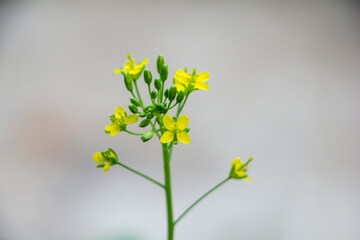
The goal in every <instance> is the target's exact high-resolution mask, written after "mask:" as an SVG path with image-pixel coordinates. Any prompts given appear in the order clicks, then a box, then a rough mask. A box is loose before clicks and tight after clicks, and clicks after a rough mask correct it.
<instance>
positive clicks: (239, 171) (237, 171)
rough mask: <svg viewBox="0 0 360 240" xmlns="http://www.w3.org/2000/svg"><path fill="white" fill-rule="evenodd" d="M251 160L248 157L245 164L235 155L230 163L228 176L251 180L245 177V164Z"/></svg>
mask: <svg viewBox="0 0 360 240" xmlns="http://www.w3.org/2000/svg"><path fill="white" fill-rule="evenodd" d="M251 161H252V158H250V159H249V160H248V161H247V162H246V163H245V164H244V163H243V162H242V161H241V159H240V158H238V157H236V158H235V159H234V160H233V161H232V163H231V170H230V174H229V177H231V178H234V179H243V178H244V179H245V180H246V181H248V182H251V181H252V179H251V178H248V177H247V174H246V171H247V165H248V164H249V162H251Z"/></svg>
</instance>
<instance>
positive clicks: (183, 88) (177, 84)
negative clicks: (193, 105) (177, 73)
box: [174, 82, 185, 92]
mask: <svg viewBox="0 0 360 240" xmlns="http://www.w3.org/2000/svg"><path fill="white" fill-rule="evenodd" d="M174 86H175V87H176V89H177V91H178V92H180V91H181V90H185V87H184V85H183V84H181V83H180V82H175V83H174Z"/></svg>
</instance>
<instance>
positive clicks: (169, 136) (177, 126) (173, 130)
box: [160, 114, 191, 144]
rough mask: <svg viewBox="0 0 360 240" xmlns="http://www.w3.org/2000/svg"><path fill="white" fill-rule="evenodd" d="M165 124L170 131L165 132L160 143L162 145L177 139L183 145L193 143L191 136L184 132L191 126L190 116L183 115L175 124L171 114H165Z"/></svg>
mask: <svg viewBox="0 0 360 240" xmlns="http://www.w3.org/2000/svg"><path fill="white" fill-rule="evenodd" d="M163 123H164V125H165V128H166V129H167V130H168V131H166V132H164V133H163V135H162V136H161V138H160V141H161V142H162V143H168V142H172V141H173V140H174V138H175V137H176V138H177V140H179V141H180V142H182V143H186V144H188V143H190V142H191V138H190V136H189V134H188V133H187V132H185V131H184V130H185V128H186V127H187V125H188V124H189V118H188V116H186V115H182V116H181V117H179V119H178V120H177V122H175V120H174V118H172V117H171V116H170V115H169V114H165V116H164V117H163Z"/></svg>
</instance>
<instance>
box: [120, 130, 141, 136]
mask: <svg viewBox="0 0 360 240" xmlns="http://www.w3.org/2000/svg"><path fill="white" fill-rule="evenodd" d="M124 131H125V132H127V133H129V134H131V135H143V133H134V132H130V131H128V130H126V129H125V130H124Z"/></svg>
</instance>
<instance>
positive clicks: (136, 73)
mask: <svg viewBox="0 0 360 240" xmlns="http://www.w3.org/2000/svg"><path fill="white" fill-rule="evenodd" d="M127 57H128V58H129V61H127V62H126V63H125V66H124V68H120V69H114V73H116V74H119V73H122V74H124V73H129V74H130V75H131V77H132V79H133V80H134V81H135V80H137V79H139V77H140V76H141V74H142V72H143V71H144V68H145V65H146V64H147V63H148V61H149V59H148V58H145V59H144V60H143V61H142V62H140V63H138V64H136V62H135V59H134V58H132V57H131V54H130V53H129V54H127Z"/></svg>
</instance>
